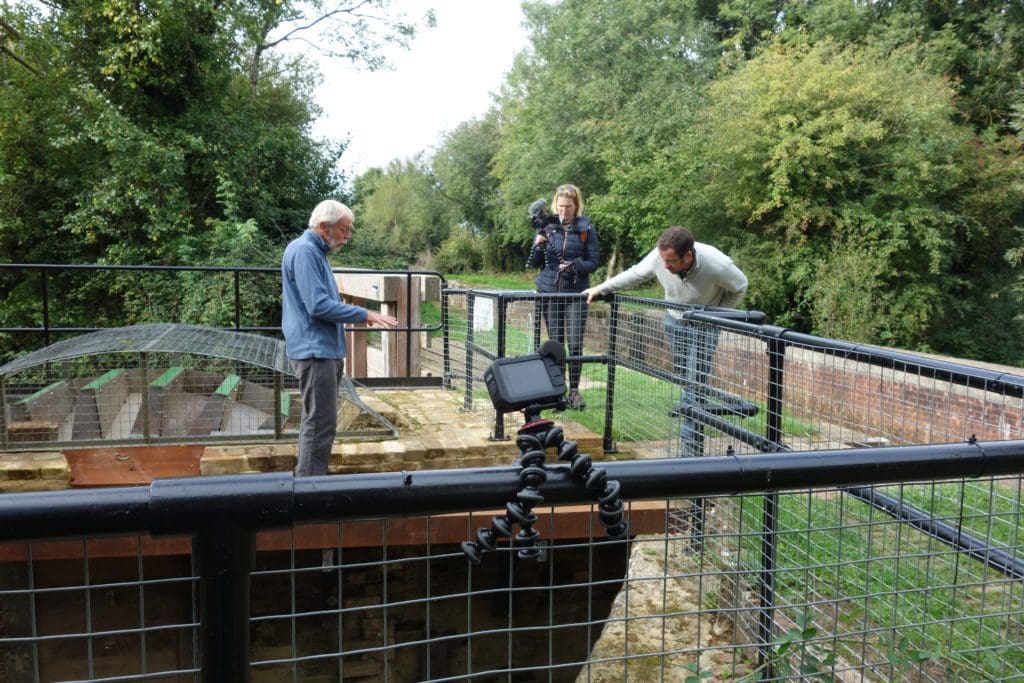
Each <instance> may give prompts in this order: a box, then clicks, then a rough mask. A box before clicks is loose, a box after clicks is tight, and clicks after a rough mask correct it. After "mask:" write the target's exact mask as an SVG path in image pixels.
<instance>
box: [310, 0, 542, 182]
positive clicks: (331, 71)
mask: <svg viewBox="0 0 1024 683" xmlns="http://www.w3.org/2000/svg"><path fill="white" fill-rule="evenodd" d="M395 5H396V6H398V7H401V8H403V9H405V11H406V12H408V14H409V16H410V18H412V17H419V16H421V15H422V13H423V12H424V11H425V10H426V8H428V7H433V8H434V10H435V12H436V15H437V27H436V28H433V29H427V30H424V31H421V32H420V34H419V35H418V36H417V38H416V40H415V41H413V43H412V46H411V48H410V49H409V50H408V51H407V52H402V51H397V52H394V53H390V54H391V61H392V63H393V64H394V67H395V69H394V70H393V71H378V72H375V73H369V72H361V71H355V70H354V69H353V68H351V67H349V66H347V65H343V66H342V65H337V64H335V65H333V66H324V67H322V69H323V76H324V83H323V85H322V87H321V88H320V90H319V92H320V98H319V104H320V105H321V106H322V107H323V110H324V114H323V118H322V119H321V120H320V121H319V122H318V123H317V124H316V126H315V127H314V132H315V133H316V134H318V135H327V136H330V137H335V138H341V137H344V136H345V135H346V134H350V136H351V144H350V145H349V148H348V149H347V150H346V152H345V154H344V155H343V156H342V159H341V166H342V168H343V170H345V171H348V172H350V173H352V174H353V176H354V175H358V174H359V173H362V172H363V171H365V170H366V169H368V168H371V167H373V166H386V165H387V163H388V162H389V161H391V160H392V159H396V158H398V159H407V158H411V157H412V156H413V155H415V154H416V153H417V152H419V151H421V150H425V149H426V150H428V154H429V151H430V150H429V149H428V148H432V147H433V146H434V145H435V144H436V143H437V142H438V140H439V138H440V136H441V134H442V133H443V132H444V131H446V130H451V129H453V128H455V127H456V126H457V125H458V124H459V123H461V122H463V121H467V120H469V119H471V118H474V117H478V116H480V115H481V114H483V113H484V112H486V111H487V109H488V108H489V107H490V105H491V93H494V92H497V91H498V89H499V87H500V85H501V83H502V81H503V80H504V75H505V73H506V72H507V71H508V70H509V68H510V67H511V66H512V59H513V57H514V56H515V54H516V53H517V52H519V51H520V50H521V49H523V48H524V47H526V34H525V32H524V31H523V28H522V26H521V25H520V24H521V20H522V11H521V10H520V6H519V0H433V1H430V0H419V1H417V0H398V1H397V2H396V3H395Z"/></svg>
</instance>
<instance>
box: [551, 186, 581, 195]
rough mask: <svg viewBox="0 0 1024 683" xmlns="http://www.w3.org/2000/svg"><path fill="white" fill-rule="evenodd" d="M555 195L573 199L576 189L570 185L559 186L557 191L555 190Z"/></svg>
mask: <svg viewBox="0 0 1024 683" xmlns="http://www.w3.org/2000/svg"><path fill="white" fill-rule="evenodd" d="M555 194H559V195H564V196H566V197H575V196H576V188H575V187H573V186H572V185H559V186H558V189H557V190H555Z"/></svg>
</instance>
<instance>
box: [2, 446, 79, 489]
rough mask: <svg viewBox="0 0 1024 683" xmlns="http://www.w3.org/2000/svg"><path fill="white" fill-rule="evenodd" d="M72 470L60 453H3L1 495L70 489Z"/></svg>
mask: <svg viewBox="0 0 1024 683" xmlns="http://www.w3.org/2000/svg"><path fill="white" fill-rule="evenodd" d="M70 485H71V467H70V466H69V465H68V461H67V458H65V457H64V454H63V453H61V452H59V451H58V452H46V451H40V452H25V453H5V454H4V455H2V456H0V493H19V492H22V491H53V490H59V489H66V488H69V487H70Z"/></svg>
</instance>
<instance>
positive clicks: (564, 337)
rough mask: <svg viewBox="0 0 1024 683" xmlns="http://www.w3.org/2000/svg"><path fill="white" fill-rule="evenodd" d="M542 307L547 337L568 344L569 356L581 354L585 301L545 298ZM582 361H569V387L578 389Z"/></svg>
mask: <svg viewBox="0 0 1024 683" xmlns="http://www.w3.org/2000/svg"><path fill="white" fill-rule="evenodd" d="M543 306H544V308H543V309H542V312H543V315H544V322H545V324H547V328H548V338H549V339H553V340H554V341H556V342H559V343H561V344H568V346H569V348H568V354H569V355H570V356H582V355H583V333H584V331H585V330H586V328H587V301H586V299H584V298H582V297H580V298H579V299H569V298H558V299H555V298H551V299H546V300H545V301H544V303H543ZM582 366H583V363H582V362H580V361H578V360H573V361H569V389H570V390H571V389H578V388H579V386H580V374H581V370H582Z"/></svg>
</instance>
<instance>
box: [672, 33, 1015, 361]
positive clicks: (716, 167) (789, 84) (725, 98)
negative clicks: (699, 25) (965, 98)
mask: <svg viewBox="0 0 1024 683" xmlns="http://www.w3.org/2000/svg"><path fill="white" fill-rule="evenodd" d="M904 64H905V62H903V61H901V60H890V59H888V58H887V56H886V55H884V54H880V53H879V52H878V51H876V50H873V49H870V48H860V49H858V48H848V49H842V48H840V47H838V46H835V45H832V44H829V43H825V42H822V43H819V44H817V45H814V46H800V45H795V44H792V45H788V46H784V45H779V46H778V47H776V48H774V49H772V50H768V51H765V52H764V53H763V54H762V55H760V56H758V57H756V58H755V59H753V60H751V61H749V62H748V63H746V64H744V65H743V66H742V67H740V68H738V69H736V70H735V71H734V72H732V73H730V74H729V75H728V76H725V77H723V78H721V79H720V80H718V81H717V82H716V83H715V84H713V85H712V86H711V88H710V90H709V102H708V106H707V108H706V109H705V110H704V112H703V114H702V118H701V122H702V123H701V125H700V126H699V127H697V128H694V129H692V130H691V131H690V132H689V134H688V135H686V136H684V137H682V138H681V139H680V142H679V144H678V145H677V146H676V147H675V148H674V149H672V150H671V151H669V152H667V153H666V155H665V158H668V159H679V160H680V161H679V162H678V163H676V164H675V169H676V173H677V176H678V177H682V178H685V180H684V181H683V182H682V186H683V188H684V189H683V190H682V192H681V193H680V195H679V199H680V203H681V205H682V206H684V207H686V213H687V220H688V222H689V223H690V224H692V225H693V226H695V228H696V230H697V233H698V235H699V236H700V237H702V238H704V239H706V240H707V241H711V242H713V243H722V244H724V245H725V246H726V247H727V248H729V250H730V251H731V253H732V255H733V256H734V258H736V260H737V261H738V262H739V264H740V266H741V267H742V268H744V270H745V271H746V272H747V274H748V276H750V277H751V282H752V291H751V294H750V295H749V296H748V299H747V301H746V302H745V303H747V304H748V305H749V306H751V307H756V308H761V309H763V310H765V311H766V312H767V313H768V314H769V317H770V319H773V320H774V321H776V322H777V323H779V324H783V325H790V326H793V327H795V328H797V329H801V330H806V331H813V332H816V333H821V334H825V335H829V336H838V337H841V338H847V339H853V340H860V341H869V342H876V343H882V344H888V345H895V346H903V347H910V348H920V349H929V348H935V349H939V350H951V349H950V348H949V347H948V346H946V344H945V343H944V342H943V336H942V335H943V334H944V332H945V331H946V330H949V329H955V328H956V327H957V326H959V325H961V324H963V323H964V317H963V316H965V315H966V314H967V312H968V311H973V312H975V313H976V312H978V310H979V308H981V306H971V305H965V302H984V301H986V300H987V299H988V297H989V295H990V293H991V289H988V288H987V287H986V285H985V280H991V278H990V277H988V276H990V275H991V274H992V273H993V270H992V265H993V263H994V262H995V261H996V259H995V257H996V255H997V254H1000V253H1001V252H1002V251H1003V250H1005V249H1006V247H1007V246H1008V239H1009V237H1010V235H1011V234H1012V225H1013V216H1014V215H1015V207H1016V206H1019V204H1020V199H1021V197H1020V193H1019V187H1017V188H1016V189H1015V185H1014V182H1015V179H1019V174H1018V173H1017V170H1018V169H1019V160H1020V153H1019V150H1016V151H1015V150H1012V149H1009V148H1007V147H1006V146H1003V145H1001V144H1000V140H999V139H998V138H995V137H991V138H983V137H978V136H976V135H974V134H973V133H972V131H971V130H970V128H969V127H966V126H964V125H962V124H958V123H957V122H956V118H957V117H956V115H955V114H956V112H955V104H954V102H955V99H954V94H953V92H951V90H950V87H949V85H948V83H947V82H946V81H943V80H941V79H939V78H936V77H934V76H931V75H929V74H927V73H926V72H920V71H916V72H915V71H909V70H906V69H905V67H904ZM996 270H997V271H998V267H997V268H996ZM983 274H984V275H985V276H986V277H985V278H982V275H983ZM945 341H947V342H948V338H947V339H946V340H945Z"/></svg>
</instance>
